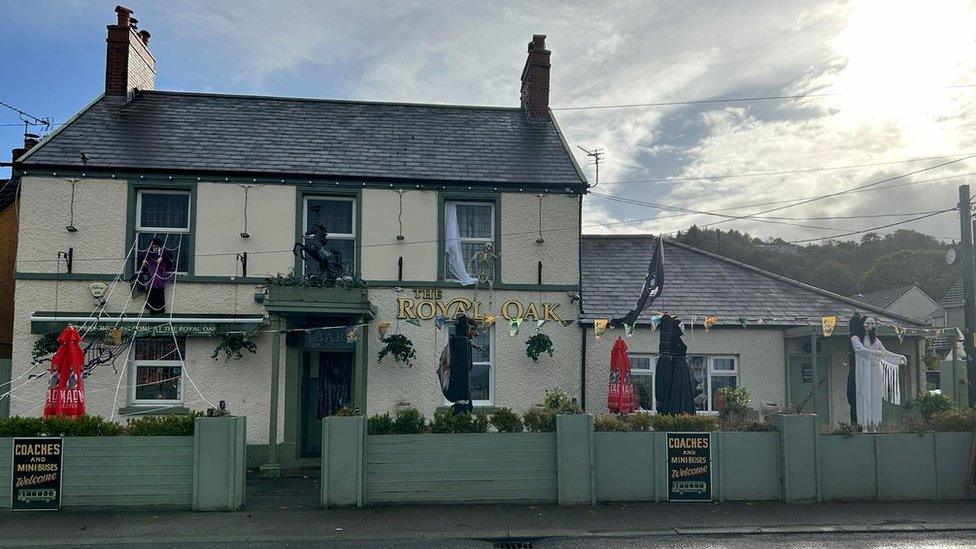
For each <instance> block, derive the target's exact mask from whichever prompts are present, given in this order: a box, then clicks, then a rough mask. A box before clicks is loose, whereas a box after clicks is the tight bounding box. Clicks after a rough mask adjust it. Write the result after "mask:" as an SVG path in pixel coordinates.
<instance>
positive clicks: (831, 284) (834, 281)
mask: <svg viewBox="0 0 976 549" xmlns="http://www.w3.org/2000/svg"><path fill="white" fill-rule="evenodd" d="M808 282H809V283H810V284H813V285H814V286H818V287H820V288H823V289H825V290H830V291H831V292H834V293H838V294H840V295H854V293H856V292H857V277H855V276H854V271H852V270H851V268H850V267H848V266H847V265H844V264H843V263H838V262H836V261H831V260H829V259H828V260H826V261H824V262H823V263H821V264H820V265H818V266H817V268H816V269H814V270H813V275H812V276H811V277H810V279H809V281H808Z"/></svg>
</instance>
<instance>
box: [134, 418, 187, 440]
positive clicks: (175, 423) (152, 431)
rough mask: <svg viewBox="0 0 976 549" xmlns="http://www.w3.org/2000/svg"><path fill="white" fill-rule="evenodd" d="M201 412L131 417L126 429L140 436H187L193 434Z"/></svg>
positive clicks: (135, 435)
mask: <svg viewBox="0 0 976 549" xmlns="http://www.w3.org/2000/svg"><path fill="white" fill-rule="evenodd" d="M202 415H203V414H201V413H192V414H178V415H169V416H143V417H140V418H136V419H130V420H129V422H128V424H127V425H126V431H128V433H129V434H130V435H132V436H134V437H140V436H157V437H159V436H170V437H185V436H192V435H193V426H194V423H195V422H196V418H198V417H200V416H202Z"/></svg>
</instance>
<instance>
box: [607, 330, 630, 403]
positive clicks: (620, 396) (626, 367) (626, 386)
mask: <svg viewBox="0 0 976 549" xmlns="http://www.w3.org/2000/svg"><path fill="white" fill-rule="evenodd" d="M607 408H609V409H610V413H612V414H630V413H632V412H634V411H635V410H637V394H636V393H635V392H634V385H633V383H631V380H630V358H629V357H628V356H627V343H625V342H624V340H623V338H619V337H618V338H617V341H616V342H615V343H614V344H613V350H612V351H610V387H609V390H608V391H607Z"/></svg>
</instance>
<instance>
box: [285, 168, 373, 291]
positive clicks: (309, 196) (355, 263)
mask: <svg viewBox="0 0 976 549" xmlns="http://www.w3.org/2000/svg"><path fill="white" fill-rule="evenodd" d="M295 198H296V204H295V242H303V239H304V235H305V231H306V224H307V219H308V214H307V211H306V205H307V204H308V201H309V200H315V199H322V200H342V201H352V203H353V207H352V216H353V220H352V227H353V232H352V234H348V233H345V234H342V235H338V236H337V239H340V240H352V241H353V249H354V257H353V260H352V273H351V274H352V275H353V276H361V273H362V264H363V262H362V234H363V197H362V192H361V191H360V190H358V189H349V190H345V189H325V188H322V187H300V188H299V189H298V192H297V193H296V197H295ZM330 238H331V237H330ZM294 273H295V275H296V276H303V275H304V273H305V264H304V262H303V261H302V258H301V257H300V256H298V255H296V256H295V264H294Z"/></svg>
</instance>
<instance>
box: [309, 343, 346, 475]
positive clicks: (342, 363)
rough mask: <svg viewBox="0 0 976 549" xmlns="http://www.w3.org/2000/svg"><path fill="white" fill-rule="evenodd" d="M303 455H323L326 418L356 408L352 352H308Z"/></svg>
mask: <svg viewBox="0 0 976 549" xmlns="http://www.w3.org/2000/svg"><path fill="white" fill-rule="evenodd" d="M304 354H305V357H304V360H303V362H304V367H303V372H302V411H301V413H302V417H301V431H300V432H301V456H302V457H315V456H320V455H322V418H323V417H326V416H331V415H335V414H336V413H337V412H338V411H339V409H341V408H343V407H347V406H348V407H352V399H353V393H352V387H353V385H352V378H353V366H352V365H353V353H352V351H309V352H306V353H304Z"/></svg>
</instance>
